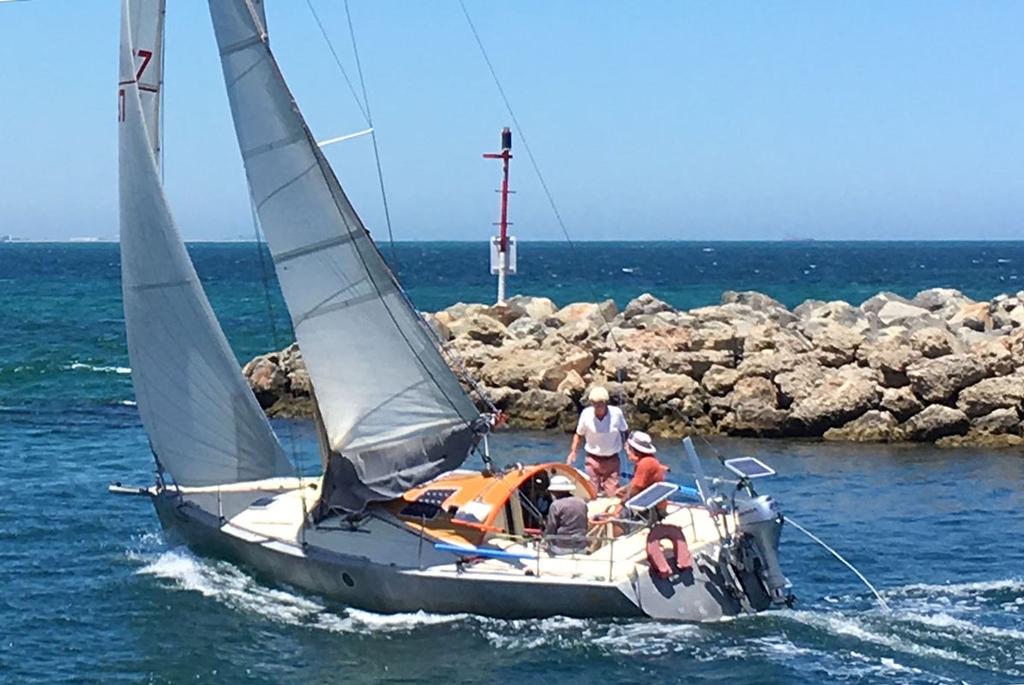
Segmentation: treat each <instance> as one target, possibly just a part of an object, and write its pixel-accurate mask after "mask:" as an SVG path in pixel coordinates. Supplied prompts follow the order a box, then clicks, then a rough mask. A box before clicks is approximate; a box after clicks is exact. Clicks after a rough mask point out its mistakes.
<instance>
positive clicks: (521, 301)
mask: <svg viewBox="0 0 1024 685" xmlns="http://www.w3.org/2000/svg"><path fill="white" fill-rule="evenodd" d="M505 304H506V305H508V308H509V309H511V310H513V311H517V312H520V317H528V318H530V319H533V320H534V321H544V320H545V319H548V318H549V317H551V316H554V314H555V312H556V311H558V307H556V306H555V303H554V302H552V301H551V300H550V299H549V298H547V297H532V296H530V295H516V296H515V297H510V298H509V299H508V300H506V301H505ZM520 317H517V319H518V318H520Z"/></svg>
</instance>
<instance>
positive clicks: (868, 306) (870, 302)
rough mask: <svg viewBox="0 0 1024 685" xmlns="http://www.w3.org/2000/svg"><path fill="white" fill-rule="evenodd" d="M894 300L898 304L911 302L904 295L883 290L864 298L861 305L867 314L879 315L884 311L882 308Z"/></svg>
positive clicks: (861, 308)
mask: <svg viewBox="0 0 1024 685" xmlns="http://www.w3.org/2000/svg"><path fill="white" fill-rule="evenodd" d="M893 302H895V303H896V304H905V305H909V304H910V300H908V299H907V298H905V297H903V296H902V295H897V294H896V293H893V292H889V291H885V290H883V291H882V292H880V293H878V294H877V295H873V296H872V297H869V298H868V299H866V300H864V302H862V303H861V305H860V310H861V311H862V312H864V313H865V314H875V315H877V314H878V313H879V312H880V311H882V309H884V308H885V306H886V305H888V304H890V303H893ZM918 309H923V307H918Z"/></svg>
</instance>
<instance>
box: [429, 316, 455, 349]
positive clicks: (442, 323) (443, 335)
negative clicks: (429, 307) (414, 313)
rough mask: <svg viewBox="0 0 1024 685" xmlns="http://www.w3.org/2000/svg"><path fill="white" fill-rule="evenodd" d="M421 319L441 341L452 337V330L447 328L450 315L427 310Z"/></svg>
mask: <svg viewBox="0 0 1024 685" xmlns="http://www.w3.org/2000/svg"><path fill="white" fill-rule="evenodd" d="M440 314H444V312H441V313H440ZM423 320H424V321H425V322H426V323H427V326H429V327H430V330H432V331H433V332H434V335H435V336H437V339H438V340H440V341H441V342H446V341H448V340H451V339H452V331H451V329H450V328H448V322H449V321H451V317H449V316H447V315H444V316H440V315H439V314H430V313H429V312H427V313H424V314H423Z"/></svg>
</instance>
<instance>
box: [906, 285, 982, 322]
mask: <svg viewBox="0 0 1024 685" xmlns="http://www.w3.org/2000/svg"><path fill="white" fill-rule="evenodd" d="M910 303H911V304H913V305H915V306H917V307H921V308H923V309H927V310H928V311H929V312H931V313H932V314H934V315H936V316H938V317H939V318H940V319H949V318H950V317H952V316H953V314H955V313H956V312H958V311H960V310H961V309H962V308H963V307H964V306H966V305H968V304H973V303H974V300H972V299H971V298H969V297H967V296H966V295H964V294H963V293H962V292H960V291H959V290H954V289H953V288H929V289H928V290H922V291H921V292H919V293H918V294H917V295H915V296H914V299H912V300H911V301H910Z"/></svg>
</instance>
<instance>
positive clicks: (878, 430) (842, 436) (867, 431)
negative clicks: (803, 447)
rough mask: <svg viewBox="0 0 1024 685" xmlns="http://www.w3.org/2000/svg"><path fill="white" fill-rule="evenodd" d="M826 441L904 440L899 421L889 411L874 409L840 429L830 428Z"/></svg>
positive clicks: (825, 436)
mask: <svg viewBox="0 0 1024 685" xmlns="http://www.w3.org/2000/svg"><path fill="white" fill-rule="evenodd" d="M823 437H824V438H825V439H826V440H836V441H843V442H892V441H896V440H900V439H902V437H903V435H902V432H901V431H900V427H899V421H897V420H896V417H894V416H893V415H892V414H890V413H889V412H887V411H879V410H877V409H872V410H871V411H868V412H865V413H864V414H862V415H861V416H858V417H857V418H855V419H854V420H853V421H850V422H848V423H846V424H844V425H843V426H841V427H839V428H829V429H828V430H827V431H825V435H824V436H823Z"/></svg>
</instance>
